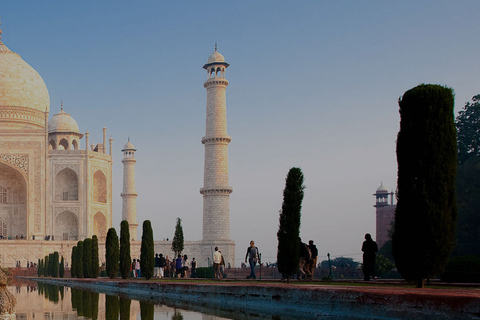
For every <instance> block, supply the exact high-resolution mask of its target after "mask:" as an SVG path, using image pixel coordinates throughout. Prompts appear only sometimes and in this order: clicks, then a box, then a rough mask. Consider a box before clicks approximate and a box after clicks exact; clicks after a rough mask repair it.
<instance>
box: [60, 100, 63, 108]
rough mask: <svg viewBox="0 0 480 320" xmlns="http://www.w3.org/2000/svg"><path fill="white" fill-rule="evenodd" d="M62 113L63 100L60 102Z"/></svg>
mask: <svg viewBox="0 0 480 320" xmlns="http://www.w3.org/2000/svg"><path fill="white" fill-rule="evenodd" d="M60 111H63V99H62V100H60Z"/></svg>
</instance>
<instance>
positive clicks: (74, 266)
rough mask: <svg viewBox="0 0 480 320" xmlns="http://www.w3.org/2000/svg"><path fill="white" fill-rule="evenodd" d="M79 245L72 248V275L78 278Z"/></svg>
mask: <svg viewBox="0 0 480 320" xmlns="http://www.w3.org/2000/svg"><path fill="white" fill-rule="evenodd" d="M76 257H77V246H74V247H73V248H72V256H71V260H70V277H71V278H76V277H77V258H76Z"/></svg>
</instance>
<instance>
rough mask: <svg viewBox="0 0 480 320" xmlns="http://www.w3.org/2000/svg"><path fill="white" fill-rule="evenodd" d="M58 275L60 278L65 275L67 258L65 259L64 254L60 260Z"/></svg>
mask: <svg viewBox="0 0 480 320" xmlns="http://www.w3.org/2000/svg"><path fill="white" fill-rule="evenodd" d="M58 276H59V277H60V278H63V277H64V276H65V260H64V259H63V256H62V260H61V261H60V267H59V269H58ZM62 296H63V295H62Z"/></svg>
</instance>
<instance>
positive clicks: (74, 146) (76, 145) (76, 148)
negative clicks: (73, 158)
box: [72, 139, 78, 150]
mask: <svg viewBox="0 0 480 320" xmlns="http://www.w3.org/2000/svg"><path fill="white" fill-rule="evenodd" d="M72 149H73V150H78V142H77V140H75V139H74V140H73V141H72Z"/></svg>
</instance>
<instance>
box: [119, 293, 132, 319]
mask: <svg viewBox="0 0 480 320" xmlns="http://www.w3.org/2000/svg"><path fill="white" fill-rule="evenodd" d="M131 303H132V300H130V299H126V298H120V320H129V319H130V304H131Z"/></svg>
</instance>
